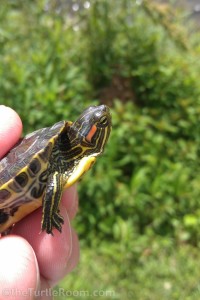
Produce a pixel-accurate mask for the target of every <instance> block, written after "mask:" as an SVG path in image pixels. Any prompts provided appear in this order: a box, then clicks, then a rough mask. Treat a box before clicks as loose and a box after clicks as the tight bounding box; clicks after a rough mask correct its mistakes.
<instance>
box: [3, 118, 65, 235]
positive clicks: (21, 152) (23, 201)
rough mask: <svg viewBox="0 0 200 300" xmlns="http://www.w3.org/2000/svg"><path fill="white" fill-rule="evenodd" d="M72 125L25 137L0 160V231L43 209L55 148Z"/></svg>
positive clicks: (61, 123)
mask: <svg viewBox="0 0 200 300" xmlns="http://www.w3.org/2000/svg"><path fill="white" fill-rule="evenodd" d="M70 123H71V122H66V121H61V122H58V123H56V124H54V125H53V126H52V127H48V128H43V129H39V130H37V131H34V132H33V133H31V134H28V135H26V136H25V137H24V138H23V139H21V141H20V142H19V143H18V144H17V145H16V146H15V147H14V148H13V149H12V150H11V151H10V152H9V153H8V154H7V155H6V157H5V158H3V159H2V160H1V161H0V232H2V231H4V230H5V229H6V228H8V227H9V226H11V225H12V224H13V223H15V222H16V221H18V220H20V219H22V218H23V217H24V216H25V215H27V214H29V213H31V212H32V211H34V210H35V209H36V208H38V207H39V206H41V204H42V195H43V192H44V189H45V187H46V180H47V174H46V170H47V167H48V162H49V158H50V155H51V152H52V149H53V146H54V144H55V141H56V140H57V138H58V137H59V135H60V133H61V132H63V131H64V130H66V128H67V126H68V124H70ZM33 200H34V201H33Z"/></svg>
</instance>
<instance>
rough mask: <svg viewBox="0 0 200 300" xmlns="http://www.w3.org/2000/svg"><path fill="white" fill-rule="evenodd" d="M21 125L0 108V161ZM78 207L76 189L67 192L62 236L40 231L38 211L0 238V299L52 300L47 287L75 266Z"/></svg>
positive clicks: (15, 115) (5, 108) (18, 135)
mask: <svg viewBox="0 0 200 300" xmlns="http://www.w3.org/2000/svg"><path fill="white" fill-rule="evenodd" d="M21 133H22V122H21V120H20V118H19V116H18V115H17V113H16V112H15V111H13V110H12V109H11V108H9V107H6V106H3V105H0V158H2V157H3V156H4V155H5V154H6V153H7V152H8V150H9V149H11V148H12V147H13V146H14V145H15V143H16V142H17V141H18V140H19V138H20V136H21ZM77 208H78V196H77V191H76V186H72V187H70V188H69V189H67V190H66V191H65V192H64V194H63V197H62V201H61V205H60V210H61V214H62V216H63V217H64V225H63V227H62V233H61V234H60V233H59V232H58V231H57V230H54V231H53V234H54V236H52V235H49V234H47V233H46V232H41V217H42V209H41V208H39V209H37V210H36V211H34V212H33V213H31V214H30V215H28V216H27V217H25V218H24V219H23V220H21V221H20V222H18V223H17V224H16V225H15V226H14V228H13V230H12V234H10V235H7V236H4V237H1V238H0V300H2V299H3V300H5V299H6V300H10V299H12V300H13V299H15V300H18V299H20V300H22V299H23V300H24V299H35V296H37V299H39V300H41V299H53V297H52V293H51V292H50V291H51V290H50V288H51V287H53V286H54V285H55V284H56V283H58V282H59V280H60V279H62V278H63V277H64V276H65V275H66V274H68V273H69V272H70V271H71V270H72V269H73V268H74V267H75V266H76V265H77V263H78V260H79V244H78V238H77V235H76V233H75V231H74V230H73V228H72V227H71V224H70V221H71V220H72V219H73V218H74V217H75V215H76V212H77Z"/></svg>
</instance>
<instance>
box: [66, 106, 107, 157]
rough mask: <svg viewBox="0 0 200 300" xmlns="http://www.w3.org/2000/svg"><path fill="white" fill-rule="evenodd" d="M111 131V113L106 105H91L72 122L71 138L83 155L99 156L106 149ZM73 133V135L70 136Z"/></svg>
mask: <svg viewBox="0 0 200 300" xmlns="http://www.w3.org/2000/svg"><path fill="white" fill-rule="evenodd" d="M110 131H111V115H110V110H109V108H108V107H107V106H106V105H100V106H90V107H89V108H87V109H86V110H84V111H83V113H82V114H81V115H80V117H79V118H78V119H77V120H76V121H75V122H74V123H72V125H71V127H70V130H69V138H70V141H71V143H72V147H73V144H74V146H75V147H81V148H82V154H81V155H82V156H83V155H84V156H90V155H91V156H98V155H99V154H101V153H102V152H103V150H104V146H105V144H106V142H107V140H108V137H109V135H110ZM70 135H71V136H70Z"/></svg>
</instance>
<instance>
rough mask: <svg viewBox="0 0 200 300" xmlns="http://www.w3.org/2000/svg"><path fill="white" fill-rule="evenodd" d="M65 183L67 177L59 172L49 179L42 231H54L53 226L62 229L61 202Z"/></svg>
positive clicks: (44, 202) (45, 196) (44, 199)
mask: <svg viewBox="0 0 200 300" xmlns="http://www.w3.org/2000/svg"><path fill="white" fill-rule="evenodd" d="M64 184H65V177H64V175H63V174H61V173H59V172H54V173H53V174H51V175H50V176H49V178H48V181H47V187H46V192H45V195H44V198H43V204H42V206H43V210H42V212H43V215H42V231H44V230H46V232H47V233H51V234H52V235H53V233H52V230H53V228H56V229H57V230H58V231H60V232H61V231H62V224H63V223H64V220H63V217H62V216H61V215H60V214H59V212H60V211H59V204H60V200H61V196H62V192H63V188H64Z"/></svg>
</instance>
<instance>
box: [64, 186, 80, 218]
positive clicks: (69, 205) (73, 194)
mask: <svg viewBox="0 0 200 300" xmlns="http://www.w3.org/2000/svg"><path fill="white" fill-rule="evenodd" d="M62 204H63V205H64V206H65V207H66V210H67V213H68V216H69V218H70V220H72V219H73V218H74V217H75V215H76V214H77V211H78V193H77V185H76V184H74V185H73V186H71V187H70V188H68V189H67V190H66V191H64V193H63V197H62Z"/></svg>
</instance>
